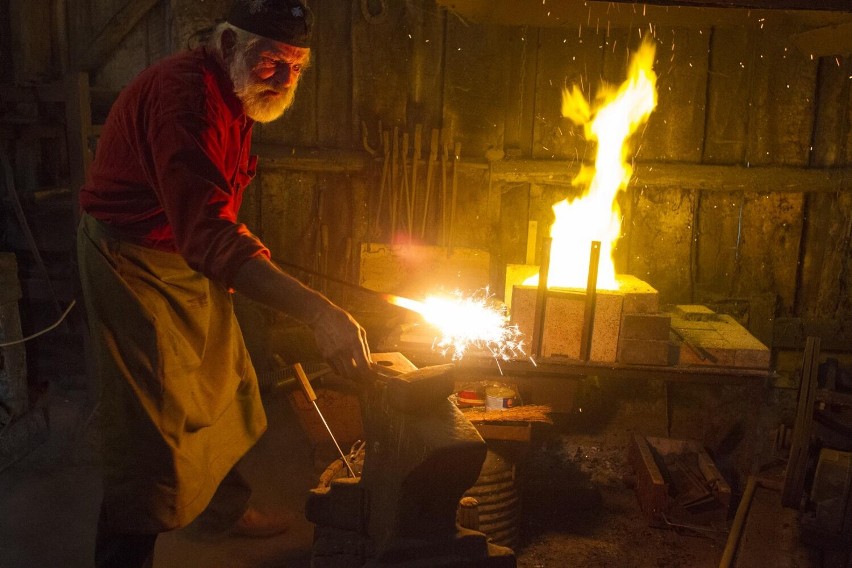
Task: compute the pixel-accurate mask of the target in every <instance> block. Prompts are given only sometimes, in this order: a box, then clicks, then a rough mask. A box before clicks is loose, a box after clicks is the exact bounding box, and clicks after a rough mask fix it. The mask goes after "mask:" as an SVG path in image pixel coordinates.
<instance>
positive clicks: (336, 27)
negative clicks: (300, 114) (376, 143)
mask: <svg viewBox="0 0 852 568" xmlns="http://www.w3.org/2000/svg"><path fill="white" fill-rule="evenodd" d="M340 5H341V2H340V0H314V2H313V4H312V6H311V8H312V9H313V10H314V12H315V13H316V14H318V16H319V17H317V18H316V23H315V24H314V33H313V40H312V47H311V51H312V52H313V55H312V56H313V59H314V60H313V62H312V66H313V68H314V71H313V72H314V74H315V75H316V81H317V88H316V95H317V98H316V115H317V143H318V144H319V145H320V146H329V147H332V148H345V147H347V146H349V145H351V143H352V141H353V140H358V139H359V137H357V136H353V133H354V132H358V130H354V131H353V127H354V126H355V124H354V121H353V118H352V55H351V52H350V49H351V48H352V21H351V19H352V12H351V11H350V10H345V9H340Z"/></svg>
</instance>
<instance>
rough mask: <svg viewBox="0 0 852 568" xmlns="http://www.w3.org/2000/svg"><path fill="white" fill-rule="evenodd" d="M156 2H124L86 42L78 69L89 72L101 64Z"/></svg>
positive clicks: (156, 0)
mask: <svg viewBox="0 0 852 568" xmlns="http://www.w3.org/2000/svg"><path fill="white" fill-rule="evenodd" d="M158 2H159V0H129V2H127V3H126V4H124V6H123V7H122V8H121V9H120V10H118V11H117V12H115V13H114V14H113V15H112V17H111V18H110V19H109V21H108V22H107V23H106V24H105V25H104V26H103V27H102V28H101V31H100V32H99V33H98V35H97V36H96V37H95V39H94V40H93V41H92V42H91V43H89V44H88V48H87V49H86V52H85V54H84V55H83V58H82V60H81V61H80V63H79V69H81V70H83V71H88V72H91V71H95V70H97V69H98V68H99V67H100V66H101V65H103V64H104V62H105V61H106V60H107V59H109V57H110V56H111V55H112V54H113V52H114V51H115V49H116V48H117V47H118V46H119V44H121V42H122V41H123V40H124V38H125V36H127V34H128V33H130V31H131V30H133V28H135V27H136V24H138V23H139V22H140V21H141V20H142V18H144V17H145V15H146V14H147V13H148V12H149V11H150V10H151V8H153V7H154V6H156V5H157V3H158Z"/></svg>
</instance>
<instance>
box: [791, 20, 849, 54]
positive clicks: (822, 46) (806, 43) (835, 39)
mask: <svg viewBox="0 0 852 568" xmlns="http://www.w3.org/2000/svg"><path fill="white" fill-rule="evenodd" d="M792 40H793V43H794V44H796V47H798V48H799V51H801V52H802V53H804V54H807V55H813V56H816V57H822V56H825V55H836V56H840V55H850V54H852V22H846V23H842V24H836V25H831V26H825V27H822V28H817V29H815V30H808V31H805V32H801V33H798V34H795V35H794V36H793V37H792Z"/></svg>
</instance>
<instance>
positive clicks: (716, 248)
mask: <svg viewBox="0 0 852 568" xmlns="http://www.w3.org/2000/svg"><path fill="white" fill-rule="evenodd" d="M743 207H744V198H743V195H742V194H740V193H739V192H733V193H711V192H707V193H702V194H701V196H700V198H699V204H698V217H697V218H698V231H697V234H698V240H697V242H696V243H695V250H696V273H695V283H696V291H697V297H698V298H702V297H708V295H711V294H712V293H717V294H719V293H720V294H723V296H724V297H729V296H730V295H731V294H732V292H733V290H732V288H733V285H734V275H735V274H736V271H737V267H738V264H737V260H738V258H739V255H740V248H741V243H740V224H741V221H742V211H743Z"/></svg>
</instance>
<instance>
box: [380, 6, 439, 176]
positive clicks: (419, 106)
mask: <svg viewBox="0 0 852 568" xmlns="http://www.w3.org/2000/svg"><path fill="white" fill-rule="evenodd" d="M406 5H407V6H408V9H407V11H406V14H405V22H406V29H407V33H408V35H409V36H410V38H409V40H410V41H409V45H410V49H411V57H410V65H409V74H408V101H407V103H406V109H405V111H406V116H405V121H406V124H407V125H408V127H409V129H413V128H414V125H416V124H421V125H423V128H422V129H423V136H424V138H423V141H422V143H423V149H424V152H428V149H429V143H428V140H429V133H430V132H431V129H432V128H437V127H439V126H440V125H441V124H442V112H443V81H444V53H443V45H444V27H445V22H446V19H445V17H444V12H443V11H441V10H438V9H437V8H436V7H435V4H434V3H433V2H431V0H410V1H409V2H406ZM368 124H369V123H368ZM424 182H425V180H424Z"/></svg>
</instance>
